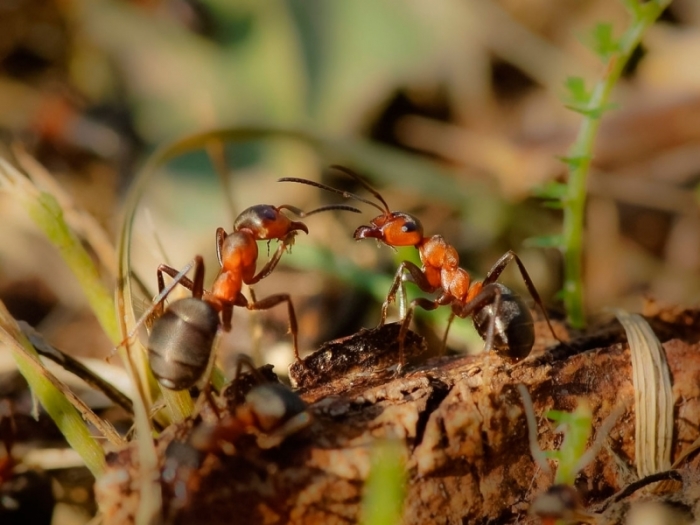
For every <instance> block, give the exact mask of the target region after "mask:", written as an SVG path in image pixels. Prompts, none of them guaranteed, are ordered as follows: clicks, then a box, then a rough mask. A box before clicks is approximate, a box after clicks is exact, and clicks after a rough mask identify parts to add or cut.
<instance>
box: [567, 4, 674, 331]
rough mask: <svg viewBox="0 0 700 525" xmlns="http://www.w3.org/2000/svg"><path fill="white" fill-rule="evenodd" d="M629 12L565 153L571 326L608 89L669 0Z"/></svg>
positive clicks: (579, 308)
mask: <svg viewBox="0 0 700 525" xmlns="http://www.w3.org/2000/svg"><path fill="white" fill-rule="evenodd" d="M625 3H626V5H627V6H628V8H629V10H630V12H631V13H632V17H633V21H632V25H631V26H630V27H629V28H628V29H627V31H625V33H624V34H623V35H622V37H621V38H620V41H619V43H618V48H617V52H615V53H613V54H612V56H611V57H610V58H609V59H608V61H607V64H606V66H605V73H604V75H603V78H602V79H601V80H600V81H599V82H598V83H597V84H596V86H595V88H594V89H593V92H592V93H591V96H590V100H589V103H588V105H587V108H586V110H585V111H583V113H584V118H583V121H582V122H581V127H580V128H579V133H578V136H577V137H576V140H575V142H574V144H573V145H572V146H571V149H570V150H569V153H568V158H567V164H568V165H569V181H568V184H567V192H566V195H565V197H564V200H563V205H564V227H563V243H564V244H563V251H564V290H563V293H564V305H565V307H566V311H567V313H568V316H569V322H570V323H571V325H572V326H574V327H577V328H582V327H583V326H584V325H585V316H584V309H583V262H582V261H583V224H584V214H585V204H586V183H587V180H588V172H589V171H590V167H591V158H592V151H593V146H594V143H595V138H596V136H597V134H598V128H599V127H600V120H601V117H602V114H603V113H604V110H605V108H606V107H607V104H608V100H609V98H610V92H611V91H612V89H613V87H614V86H615V84H616V83H617V81H618V80H619V78H620V75H621V74H622V71H623V70H624V68H625V65H626V64H627V63H628V61H629V59H630V57H631V56H632V52H633V51H634V50H635V48H636V47H637V46H638V45H639V42H640V41H641V39H642V36H643V35H644V32H645V31H646V30H647V29H648V28H649V27H650V26H651V25H653V24H654V22H655V21H656V19H657V18H658V17H659V16H660V15H661V13H662V12H663V10H664V9H665V8H666V7H667V6H668V5H669V4H670V3H671V0H656V1H652V2H647V3H645V4H640V3H638V2H637V1H636V0H627V1H626V2H625Z"/></svg>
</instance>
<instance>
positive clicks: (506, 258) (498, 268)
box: [483, 250, 562, 343]
mask: <svg viewBox="0 0 700 525" xmlns="http://www.w3.org/2000/svg"><path fill="white" fill-rule="evenodd" d="M512 260H515V264H517V265H518V270H519V271H520V276H521V277H522V278H523V281H525V286H526V287H527V291H528V292H530V296H531V297H532V298H533V299H534V301H535V303H537V306H539V307H540V310H542V313H543V314H544V320H545V321H547V326H548V327H549V331H550V332H551V333H552V335H553V336H554V339H556V340H557V341H559V342H560V343H561V342H562V340H561V339H559V337H557V334H556V333H555V332H554V328H553V327H552V323H551V322H550V321H549V316H548V315H547V311H546V310H545V308H544V304H543V303H542V299H540V294H539V293H538V292H537V289H536V288H535V284H534V283H533V282H532V279H531V278H530V274H528V273H527V270H526V269H525V265H524V264H523V262H522V261H521V260H520V257H518V256H517V254H516V253H515V252H514V251H513V250H508V251H507V252H506V253H504V254H503V255H502V256H501V258H500V259H498V260H497V261H496V263H495V264H494V265H493V266H492V267H491V269H490V270H489V271H488V273H487V274H486V278H485V279H484V280H483V284H484V285H488V284H491V283H494V282H496V280H497V279H498V277H499V276H500V275H501V273H502V272H503V270H504V269H505V267H506V266H507V265H508V263H509V262H510V261H512Z"/></svg>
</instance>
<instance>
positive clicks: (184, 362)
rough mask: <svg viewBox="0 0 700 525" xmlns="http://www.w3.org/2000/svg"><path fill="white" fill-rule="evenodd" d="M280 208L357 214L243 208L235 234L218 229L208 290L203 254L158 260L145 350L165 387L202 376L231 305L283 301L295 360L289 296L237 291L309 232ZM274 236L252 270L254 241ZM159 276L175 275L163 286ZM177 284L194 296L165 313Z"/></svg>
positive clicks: (266, 305) (294, 325)
mask: <svg viewBox="0 0 700 525" xmlns="http://www.w3.org/2000/svg"><path fill="white" fill-rule="evenodd" d="M283 209H286V210H289V211H290V212H292V213H294V214H296V215H298V216H299V217H302V218H303V217H308V216H309V215H312V214H315V213H319V212H323V211H329V210H345V211H353V212H356V213H359V210H357V209H356V208H353V207H351V206H343V205H330V206H322V207H320V208H317V209H315V210H312V211H310V212H303V211H301V210H299V209H298V208H296V207H294V206H290V205H288V204H283V205H281V206H272V205H266V204H260V205H257V206H252V207H250V208H248V209H246V210H244V211H243V212H242V213H241V214H240V215H239V216H238V217H237V218H236V221H235V222H234V225H233V232H231V233H229V234H227V233H226V232H225V230H224V229H223V228H218V229H217V230H216V254H217V257H218V259H219V263H220V265H221V270H220V271H219V275H218V276H217V278H216V280H215V281H214V284H213V285H212V288H211V291H206V290H205V289H204V261H203V259H202V257H201V256H199V255H198V256H196V257H195V259H194V260H193V261H192V263H190V265H188V266H187V267H185V268H184V269H183V270H182V271H178V270H176V269H175V268H172V267H170V266H167V265H165V264H161V265H160V266H159V267H158V270H157V278H158V293H159V295H158V296H157V297H156V299H155V301H154V305H153V306H152V312H151V313H148V314H147V315H148V316H154V317H155V318H156V320H155V322H154V323H153V327H152V330H151V334H150V336H149V339H148V353H149V362H150V366H151V370H152V371H153V375H154V376H155V377H156V379H158V381H159V382H160V383H161V384H162V385H163V386H165V387H166V388H169V389H171V390H184V389H186V388H189V387H191V386H193V385H194V384H195V383H196V382H197V380H199V378H200V377H201V376H202V375H203V374H204V372H205V371H206V369H207V366H208V364H209V360H210V355H211V350H212V346H213V344H214V339H215V337H216V334H217V331H218V328H219V326H221V328H222V330H224V331H229V330H230V329H231V318H232V315H233V307H234V306H240V307H244V308H247V309H248V310H267V309H269V308H272V307H274V306H276V305H278V304H280V303H285V302H286V303H287V309H288V315H289V332H290V333H291V334H292V342H293V347H294V357H295V358H296V359H297V360H299V349H298V345H297V332H298V329H297V320H296V315H295V313H294V307H293V305H292V300H291V298H290V296H289V294H286V293H284V294H275V295H271V296H269V297H266V298H265V299H261V300H259V301H257V300H254V301H252V302H249V301H248V299H246V297H245V296H244V295H243V294H242V293H241V289H242V287H243V284H247V285H252V284H255V283H257V282H258V281H260V280H261V279H263V278H264V277H266V276H268V275H269V274H270V273H271V272H272V271H273V270H274V269H275V267H276V266H277V263H278V262H279V260H280V258H281V257H282V254H283V253H284V251H285V249H287V247H289V246H291V245H292V244H293V242H294V237H295V235H296V234H297V232H298V231H303V232H304V233H308V231H309V230H308V228H307V227H306V225H305V224H304V223H302V222H297V221H292V220H291V219H289V217H287V216H286V215H284V214H283V213H282V210H283ZM274 239H276V240H279V241H280V245H279V247H278V248H277V250H276V251H275V253H274V254H273V256H272V257H271V259H270V260H269V261H268V262H267V263H266V264H265V266H263V268H262V269H261V270H260V271H259V272H258V273H255V269H256V262H257V259H258V245H257V241H265V240H267V241H270V240H274ZM192 267H194V276H193V278H192V279H189V278H187V277H186V276H185V273H186V272H188V271H189V270H190V268H192ZM163 274H167V275H169V276H170V277H172V278H173V279H174V282H173V283H171V284H170V285H169V286H168V287H167V288H166V286H165V282H164V279H163ZM178 283H179V284H180V285H182V286H184V287H185V288H187V289H189V290H191V292H192V297H188V298H184V299H179V300H177V301H175V302H173V303H172V304H171V305H170V306H169V307H168V308H167V309H165V311H163V310H164V306H163V301H164V300H165V298H166V296H167V295H168V293H169V292H170V291H171V290H172V288H173V287H174V286H175V284H178ZM144 317H146V316H144Z"/></svg>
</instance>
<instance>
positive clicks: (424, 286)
mask: <svg viewBox="0 0 700 525" xmlns="http://www.w3.org/2000/svg"><path fill="white" fill-rule="evenodd" d="M406 272H408V274H409V275H410V276H411V278H412V279H413V281H412V282H414V283H415V284H417V285H418V287H419V288H420V289H421V290H423V291H424V292H428V293H432V292H434V291H435V290H436V288H434V287H433V286H432V285H431V284H430V283H429V282H428V278H427V277H426V276H425V274H424V273H423V270H421V269H420V268H419V267H418V266H416V265H415V264H414V263H412V262H410V261H403V262H402V263H401V264H400V265H399V267H398V269H397V270H396V273H395V274H394V280H393V282H392V283H391V288H389V293H388V294H387V295H386V299H385V301H384V303H382V313H381V317H380V318H379V326H383V325H384V323H385V322H386V316H387V310H388V309H389V305H390V304H391V303H392V302H393V301H394V300H395V299H396V294H397V292H398V293H400V294H401V297H400V298H399V302H400V303H402V304H406V290H405V288H404V286H403V283H404V281H405V275H406ZM409 308H410V307H409ZM406 315H408V312H406V314H404V316H403V318H404V319H405V318H406Z"/></svg>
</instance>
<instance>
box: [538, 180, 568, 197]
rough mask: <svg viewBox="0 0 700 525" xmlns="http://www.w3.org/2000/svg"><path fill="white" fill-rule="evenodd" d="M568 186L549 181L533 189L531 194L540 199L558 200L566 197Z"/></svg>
mask: <svg viewBox="0 0 700 525" xmlns="http://www.w3.org/2000/svg"><path fill="white" fill-rule="evenodd" d="M567 189H568V186H567V185H566V184H564V183H562V182H555V181H550V182H546V183H544V184H542V185H541V186H537V187H535V188H534V189H533V190H532V192H533V193H534V194H535V197H540V198H542V199H553V200H560V199H563V198H564V197H565V196H566V193H567V191H568V190H567Z"/></svg>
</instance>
